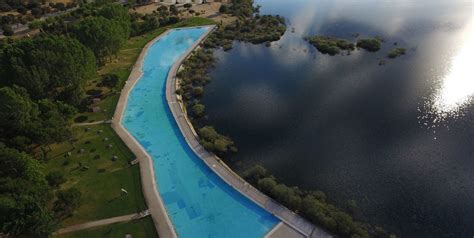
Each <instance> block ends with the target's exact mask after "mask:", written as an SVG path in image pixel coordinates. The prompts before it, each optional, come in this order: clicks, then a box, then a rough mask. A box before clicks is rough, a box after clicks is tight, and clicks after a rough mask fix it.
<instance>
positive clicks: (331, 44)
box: [306, 36, 355, 55]
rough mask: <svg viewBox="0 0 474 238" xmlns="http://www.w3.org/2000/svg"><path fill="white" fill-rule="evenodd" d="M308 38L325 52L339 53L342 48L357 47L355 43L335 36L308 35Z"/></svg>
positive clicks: (348, 49) (319, 49) (349, 49)
mask: <svg viewBox="0 0 474 238" xmlns="http://www.w3.org/2000/svg"><path fill="white" fill-rule="evenodd" d="M306 40H307V41H308V42H309V43H310V44H311V45H313V46H314V47H316V49H318V51H319V52H321V53H323V54H329V55H337V54H339V53H340V52H341V50H347V51H352V50H354V49H355V45H354V43H352V42H349V41H348V40H345V39H340V38H335V37H327V36H312V37H306Z"/></svg>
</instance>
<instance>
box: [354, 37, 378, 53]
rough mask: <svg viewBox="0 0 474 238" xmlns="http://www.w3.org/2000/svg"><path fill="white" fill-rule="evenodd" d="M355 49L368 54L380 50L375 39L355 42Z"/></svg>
mask: <svg viewBox="0 0 474 238" xmlns="http://www.w3.org/2000/svg"><path fill="white" fill-rule="evenodd" d="M357 47H360V48H362V49H365V50H367V51H370V52H376V51H378V50H380V47H381V43H380V41H379V40H377V39H375V38H367V39H360V40H358V41H357Z"/></svg>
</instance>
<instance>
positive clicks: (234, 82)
mask: <svg viewBox="0 0 474 238" xmlns="http://www.w3.org/2000/svg"><path fill="white" fill-rule="evenodd" d="M256 4H259V5H261V6H262V7H261V12H262V14H279V15H282V16H284V17H285V18H286V20H287V26H288V29H287V32H286V33H285V35H284V37H283V38H282V39H281V40H280V41H278V42H273V43H272V45H271V46H270V47H266V46H264V45H252V44H245V43H238V42H236V43H234V49H232V50H231V51H228V52H224V51H221V50H218V51H216V52H215V55H216V56H217V58H218V63H217V65H216V68H215V69H214V70H213V71H212V73H211V76H212V78H213V81H212V82H211V83H210V84H209V85H208V86H206V89H205V96H204V99H203V103H204V104H205V106H206V111H207V114H208V117H209V124H211V125H214V126H215V127H216V129H217V130H218V131H219V132H221V133H222V134H226V135H229V136H230V137H232V138H233V139H234V141H235V142H236V145H237V147H238V149H239V152H238V153H236V154H234V155H232V156H230V157H229V158H226V161H227V163H228V164H229V165H230V166H231V167H232V168H233V169H235V170H236V171H242V170H244V169H246V168H248V167H249V166H251V165H254V164H262V165H263V166H264V167H266V168H267V169H268V170H269V171H270V172H271V173H273V174H274V175H275V177H276V178H277V179H278V180H280V181H282V182H284V183H286V184H287V185H291V186H298V187H300V188H304V189H314V190H321V191H324V192H325V193H326V194H327V195H328V197H329V198H330V200H332V201H334V202H335V203H337V204H339V205H340V206H341V207H342V206H344V204H345V203H346V202H347V201H348V200H350V199H354V200H355V201H356V202H357V204H358V207H359V208H358V211H357V212H356V214H355V216H356V217H357V218H359V219H361V220H363V221H367V222H370V223H372V224H376V225H380V226H382V227H384V228H385V229H386V230H388V231H391V232H394V233H396V234H397V235H400V236H401V237H472V236H473V235H474V179H473V177H474V172H473V171H474V103H473V97H474V78H473V76H472V75H474V70H473V66H474V63H472V60H471V59H470V58H471V57H472V55H473V54H474V30H473V27H474V25H473V21H474V16H473V2H472V1H469V0H468V1H466V0H453V1H448V0H446V1H439V0H429V1H428V0H421V1H415V0H412V1H410V0H406V1H391V0H352V1H350V0H322V1H319V0H293V1H284V0H257V1H256ZM314 34H319V35H325V36H334V37H340V38H345V39H348V40H351V41H356V38H355V37H356V36H357V35H360V36H359V38H361V37H373V36H380V37H382V38H383V39H384V43H383V44H382V49H381V50H380V51H379V52H376V53H369V52H365V51H363V50H356V51H354V52H352V54H351V55H337V56H328V55H323V54H321V53H319V52H317V51H316V49H315V48H314V47H313V46H311V45H309V44H308V43H307V42H305V41H304V40H303V37H304V36H308V35H314ZM395 45H396V46H395ZM395 47H404V48H406V49H407V54H406V55H405V56H402V57H399V58H397V59H386V54H387V53H388V51H389V50H391V49H393V48H395ZM382 59H384V60H385V61H386V64H385V65H383V66H379V65H378V63H379V61H380V60H382Z"/></svg>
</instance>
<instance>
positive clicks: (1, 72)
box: [0, 36, 96, 106]
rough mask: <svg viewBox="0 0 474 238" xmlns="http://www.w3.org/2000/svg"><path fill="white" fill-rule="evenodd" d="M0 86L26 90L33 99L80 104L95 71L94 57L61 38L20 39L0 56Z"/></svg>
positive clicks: (87, 50)
mask: <svg viewBox="0 0 474 238" xmlns="http://www.w3.org/2000/svg"><path fill="white" fill-rule="evenodd" d="M0 62H1V65H2V66H1V68H0V84H1V85H5V86H11V85H17V86H20V87H23V88H25V89H27V91H28V93H29V94H30V96H31V97H32V98H34V99H42V98H48V99H51V100H60V101H63V102H67V103H69V104H71V105H76V106H77V105H79V103H80V102H81V98H82V96H83V91H84V85H85V82H86V80H87V79H89V78H91V77H92V76H93V75H94V74H95V72H96V62H95V58H94V56H93V54H92V52H91V50H90V49H88V48H87V47H85V46H84V45H82V44H81V43H80V42H79V41H77V40H75V39H71V38H68V37H63V36H42V37H37V38H34V39H28V38H27V39H23V40H20V41H17V42H14V43H12V44H9V45H7V46H6V47H5V48H4V49H3V50H2V52H1V54H0Z"/></svg>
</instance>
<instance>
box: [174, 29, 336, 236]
mask: <svg viewBox="0 0 474 238" xmlns="http://www.w3.org/2000/svg"><path fill="white" fill-rule="evenodd" d="M214 29H215V26H214V27H212V28H211V29H210V30H209V31H208V32H207V33H206V34H205V35H203V36H202V38H199V40H198V41H196V43H197V44H195V45H193V47H191V48H189V50H188V51H187V52H186V53H185V54H183V55H182V57H181V58H179V59H178V60H177V61H176V62H175V63H174V65H173V66H172V67H171V69H170V71H169V72H168V77H167V79H166V101H167V102H168V106H169V108H170V111H171V113H172V114H173V117H174V119H175V121H176V123H177V124H178V127H179V129H180V131H181V133H182V135H183V137H184V138H185V140H186V142H187V143H188V145H189V147H190V148H191V149H192V150H193V152H194V153H195V154H196V155H197V156H198V157H199V158H200V159H201V160H202V161H203V162H204V163H205V164H206V165H207V166H208V167H209V168H210V169H211V170H212V171H213V172H214V173H216V174H217V175H218V176H219V177H220V178H221V179H222V180H223V181H225V182H226V183H227V184H228V185H229V186H231V187H232V188H234V189H235V190H237V191H238V192H239V193H241V194H242V195H244V196H245V197H247V199H250V200H251V201H252V202H254V203H256V204H257V205H258V206H260V207H261V208H263V209H265V210H266V211H267V212H269V213H270V214H272V215H274V216H275V217H277V218H278V219H280V222H279V223H278V224H277V225H276V226H275V227H274V228H273V229H271V230H270V231H269V232H268V233H267V235H265V237H272V233H273V231H275V230H276V229H277V228H278V227H281V228H282V229H288V228H290V229H292V230H294V231H295V232H296V233H298V234H299V235H302V236H304V237H332V236H331V235H330V234H329V233H327V232H326V231H325V230H324V229H322V228H320V227H317V226H315V225H314V224H312V223H311V222H309V221H307V220H306V219H304V218H303V217H301V216H299V215H298V214H296V213H294V212H293V211H291V210H290V209H288V208H286V207H284V206H283V205H281V204H279V203H278V202H277V201H275V200H274V199H272V198H270V197H268V196H267V195H266V194H264V193H262V192H260V190H258V189H256V188H255V187H253V186H252V185H250V184H249V183H247V182H246V181H245V180H244V179H243V178H241V177H240V176H239V175H238V174H237V173H235V172H234V171H233V170H232V169H231V168H230V167H228V166H227V164H225V163H224V162H223V161H222V160H221V159H220V158H219V157H217V156H216V155H215V154H213V153H210V152H208V151H207V150H206V149H205V148H204V147H203V146H202V145H201V144H200V143H199V141H198V135H197V133H196V131H195V129H194V127H193V126H192V124H191V122H190V121H189V119H188V116H187V113H186V108H185V107H184V105H183V102H182V100H181V97H180V96H179V95H178V94H176V89H177V85H178V83H179V81H178V79H177V77H176V74H177V72H178V71H179V69H180V68H181V65H182V63H183V62H184V60H185V59H187V58H188V57H189V56H190V54H191V53H192V52H193V51H194V50H195V49H197V48H198V46H199V44H200V43H201V42H202V41H203V40H204V39H205V38H206V37H207V36H208V35H209V33H210V32H211V31H213V30H214ZM285 225H286V226H285ZM295 237H296V236H295Z"/></svg>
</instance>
